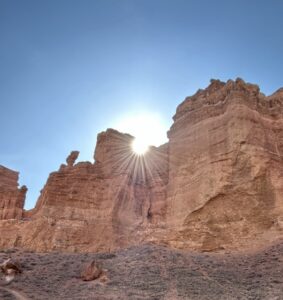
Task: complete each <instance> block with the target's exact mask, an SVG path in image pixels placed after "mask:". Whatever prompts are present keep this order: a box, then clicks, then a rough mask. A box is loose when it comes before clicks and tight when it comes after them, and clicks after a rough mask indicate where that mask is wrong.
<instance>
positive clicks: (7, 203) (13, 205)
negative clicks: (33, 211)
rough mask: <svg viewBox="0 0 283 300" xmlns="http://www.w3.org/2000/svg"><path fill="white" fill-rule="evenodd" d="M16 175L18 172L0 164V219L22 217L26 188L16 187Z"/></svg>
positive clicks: (17, 175)
mask: <svg viewBox="0 0 283 300" xmlns="http://www.w3.org/2000/svg"><path fill="white" fill-rule="evenodd" d="M18 177H19V173H18V172H15V171H12V170H10V169H8V168H5V167H3V166H1V165H0V220H6V219H21V218H22V214H23V207H24V203H25V196H26V192H27V188H26V186H22V187H21V188H20V189H19V188H18Z"/></svg>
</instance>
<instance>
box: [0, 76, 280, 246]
mask: <svg viewBox="0 0 283 300" xmlns="http://www.w3.org/2000/svg"><path fill="white" fill-rule="evenodd" d="M173 119H174V124H173V125H172V127H171V128H170V130H169V132H168V137H169V142H168V143H167V144H165V145H163V146H160V147H158V148H156V147H151V149H150V151H149V152H148V153H147V154H146V155H144V156H136V155H134V154H133V152H132V150H131V143H132V140H133V137H132V136H130V135H128V134H122V133H120V132H118V131H116V130H113V129H108V130H107V131H106V132H102V133H100V134H99V135H98V138H97V146H96V149H95V154H94V158H95V162H94V163H93V164H92V163H90V162H79V163H77V164H75V160H76V158H77V156H78V152H71V155H70V156H69V157H68V158H67V164H68V166H66V165H62V166H61V167H60V169H59V170H58V171H57V172H53V173H51V174H50V176H49V178H48V180H47V183H46V185H45V187H44V188H43V190H42V192H41V195H40V197H39V199H38V201H37V204H36V207H35V208H34V209H33V210H32V211H28V212H24V214H23V215H24V217H27V216H28V217H29V218H30V219H31V220H20V221H16V220H9V221H1V222H0V229H1V236H0V246H1V247H10V246H15V245H16V246H19V247H23V248H29V249H35V250H38V251H49V250H54V249H56V250H67V251H108V250H113V249H115V248H122V247H125V246H129V245H136V244H141V243H144V242H149V241H150V242H154V243H161V244H167V245H170V246H172V247H177V248H185V249H186V248H190V249H198V250H205V251H212V250H217V249H223V248H226V249H233V250H237V249H242V248H243V247H251V246H252V245H263V244H265V243H267V242H271V241H274V240H276V239H278V238H280V237H282V234H283V180H282V176H283V175H282V174H283V158H282V157H283V92H282V89H280V90H278V91H277V92H276V93H274V94H273V95H271V96H269V97H266V96H264V95H263V94H262V93H260V90H259V88H258V86H256V85H252V84H247V83H245V82H244V81H243V80H241V79H237V80H236V81H232V80H229V81H228V82H227V83H224V82H220V81H219V80H212V81H211V84H210V85H209V87H208V88H206V89H205V90H199V91H198V92H197V93H196V94H195V95H193V96H191V97H188V98H186V99H185V101H184V102H183V103H181V104H180V105H179V106H178V108H177V111H176V114H175V116H174V118H173ZM10 176H11V175H10ZM12 177H13V176H12ZM7 178H8V179H5V180H8V182H9V180H11V179H9V176H8V177H7ZM13 178H15V177H13ZM12 182H14V183H13V184H15V179H13V180H12ZM4 194H5V193H4ZM0 203H1V202H0ZM13 203H14V202H13ZM13 203H12V204H11V205H10V206H9V205H7V204H6V206H5V207H8V206H9V207H12V210H13V207H14V204H13ZM12 215H13V214H12ZM13 216H14V215H13ZM2 232H3V233H2Z"/></svg>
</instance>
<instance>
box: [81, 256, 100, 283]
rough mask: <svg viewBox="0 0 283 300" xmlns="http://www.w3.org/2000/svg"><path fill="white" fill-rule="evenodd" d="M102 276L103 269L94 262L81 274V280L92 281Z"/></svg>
mask: <svg viewBox="0 0 283 300" xmlns="http://www.w3.org/2000/svg"><path fill="white" fill-rule="evenodd" d="M101 274H102V268H101V267H100V266H99V265H98V264H97V262H96V261H95V260H93V261H92V262H91V263H90V264H88V265H87V266H86V267H85V268H84V270H83V271H82V273H81V278H82V280H84V281H91V280H95V279H97V278H99V277H100V276H101Z"/></svg>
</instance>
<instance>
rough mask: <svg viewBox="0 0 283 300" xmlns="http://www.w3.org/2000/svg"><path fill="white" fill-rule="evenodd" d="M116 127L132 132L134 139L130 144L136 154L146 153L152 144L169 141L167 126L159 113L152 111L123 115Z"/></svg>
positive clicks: (122, 130)
mask: <svg viewBox="0 0 283 300" xmlns="http://www.w3.org/2000/svg"><path fill="white" fill-rule="evenodd" d="M114 128H116V129H117V130H119V131H121V132H125V133H129V134H131V135H132V136H133V137H134V139H133V141H132V144H131V145H130V146H131V148H132V151H133V153H134V154H136V155H139V156H141V155H144V154H146V152H147V151H148V150H149V148H150V146H156V147H157V146H160V145H161V144H164V143H165V142H167V136H166V129H167V126H166V124H165V122H164V121H163V119H162V118H161V117H160V115H159V114H156V113H152V112H138V113H137V112H132V113H130V112H129V113H128V114H127V115H125V116H124V117H122V118H121V119H120V120H119V121H118V122H117V123H116V124H114Z"/></svg>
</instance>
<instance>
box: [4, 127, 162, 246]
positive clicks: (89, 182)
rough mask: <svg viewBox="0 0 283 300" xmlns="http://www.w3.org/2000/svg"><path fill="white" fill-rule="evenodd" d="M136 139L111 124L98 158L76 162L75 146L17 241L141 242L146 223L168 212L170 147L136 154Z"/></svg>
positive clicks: (35, 243) (76, 243)
mask: <svg viewBox="0 0 283 300" xmlns="http://www.w3.org/2000/svg"><path fill="white" fill-rule="evenodd" d="M132 141H133V137H132V136H130V135H127V134H122V133H119V132H118V131H115V130H112V129H109V130H107V131H106V132H103V133H101V134H99V135H98V139H97V147H96V150H95V155H94V158H95V163H94V164H92V163H90V162H79V163H77V164H75V159H76V158H77V156H78V153H77V152H72V153H71V154H70V156H69V157H68V158H67V165H61V167H60V169H59V171H57V172H54V173H51V174H50V176H49V178H48V181H47V183H46V185H45V187H44V188H43V190H42V191H41V195H40V197H39V199H38V202H37V204H36V207H35V208H34V209H33V210H32V212H28V213H25V216H29V217H30V220H26V221H24V222H22V224H20V226H18V225H17V233H15V237H14V242H15V243H16V245H18V246H21V247H25V248H32V249H37V250H39V251H46V250H51V249H57V250H69V251H108V250H112V249H114V248H119V247H123V246H127V245H129V244H138V243H140V242H141V241H142V239H143V238H144V233H145V231H146V230H147V228H150V227H152V226H153V225H152V224H157V225H156V226H159V222H161V223H162V220H163V219H164V218H165V216H164V215H165V208H164V207H163V206H164V203H165V202H164V199H165V186H166V184H167V178H168V175H167V173H166V172H167V164H166V162H167V153H166V147H165V148H164V147H161V148H160V149H159V148H155V147H152V148H151V151H150V152H149V153H148V154H147V155H145V156H144V157H141V156H137V155H134V154H133V151H132V149H131V143H132ZM7 226H11V225H10V224H8V225H7ZM7 226H6V228H7ZM11 236H12V234H11V232H10V236H9V240H10V244H11V243H12V241H13V238H11ZM0 240H1V238H0ZM2 240H4V238H3V237H2Z"/></svg>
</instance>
